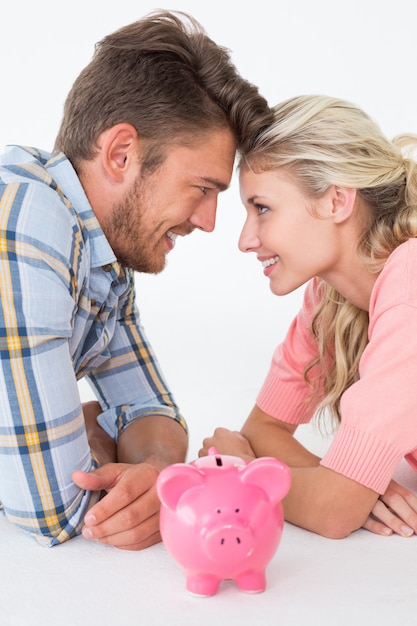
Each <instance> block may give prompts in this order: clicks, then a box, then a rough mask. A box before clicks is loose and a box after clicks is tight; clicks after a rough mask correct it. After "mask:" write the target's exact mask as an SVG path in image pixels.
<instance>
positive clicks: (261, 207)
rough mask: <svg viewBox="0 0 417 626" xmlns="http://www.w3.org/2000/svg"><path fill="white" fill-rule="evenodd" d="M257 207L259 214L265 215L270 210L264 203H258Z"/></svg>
mask: <svg viewBox="0 0 417 626" xmlns="http://www.w3.org/2000/svg"><path fill="white" fill-rule="evenodd" d="M255 208H256V211H257V213H258V215H263V214H264V213H266V212H267V211H269V209H268V207H267V206H263V205H262V204H257V205H256V207H255Z"/></svg>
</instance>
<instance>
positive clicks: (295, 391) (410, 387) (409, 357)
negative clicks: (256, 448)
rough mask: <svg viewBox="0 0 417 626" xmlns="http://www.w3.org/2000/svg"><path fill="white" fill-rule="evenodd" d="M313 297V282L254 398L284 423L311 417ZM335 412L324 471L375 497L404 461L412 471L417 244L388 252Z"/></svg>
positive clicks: (416, 407) (416, 437)
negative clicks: (354, 373) (337, 420)
mask: <svg viewBox="0 0 417 626" xmlns="http://www.w3.org/2000/svg"><path fill="white" fill-rule="evenodd" d="M315 298H316V281H315V280H312V281H311V282H310V283H309V285H308V286H307V288H306V291H305V297H304V305H303V308H302V309H301V311H300V312H299V314H298V315H297V317H296V318H295V319H294V321H293V323H292V324H291V326H290V329H289V331H288V334H287V337H286V338H285V340H284V342H283V343H282V344H281V345H280V346H279V347H278V348H277V349H276V351H275V353H274V356H273V359H272V363H271V367H270V371H269V374H268V376H267V378H266V380H265V382H264V384H263V386H262V388H261V391H260V393H259V395H258V398H257V404H258V406H259V407H260V408H261V409H262V410H263V411H265V412H266V413H268V414H269V415H272V416H273V417H275V418H277V419H280V420H282V421H284V422H287V423H291V424H299V423H301V422H302V421H309V420H310V419H311V418H312V415H311V416H308V417H307V418H306V417H304V419H303V417H302V409H300V407H299V404H300V402H302V401H303V400H305V399H306V398H307V396H308V393H309V388H308V387H307V385H306V383H305V382H304V380H303V370H304V366H305V364H306V363H307V362H309V361H310V359H311V358H312V357H313V356H314V354H315V353H316V345H315V342H314V340H313V337H312V335H311V333H310V330H309V329H310V326H311V309H312V304H313V302H314V299H315ZM341 414H342V420H341V424H340V426H339V428H338V430H337V432H336V434H335V437H334V439H333V441H332V443H331V445H330V448H329V450H328V451H327V453H326V455H325V456H324V458H323V459H322V460H321V464H322V465H323V466H325V467H328V468H330V469H332V470H334V471H336V472H339V473H340V474H343V475H344V476H347V477H349V478H352V479H353V480H356V481H357V482H359V483H361V484H363V485H366V486H367V487H370V488H371V489H373V490H374V491H376V492H378V493H384V492H385V490H386V488H387V486H388V483H389V481H390V480H391V478H392V475H393V473H394V471H395V469H396V467H397V465H398V463H399V462H400V460H401V459H402V458H403V457H404V456H406V458H407V460H408V461H409V463H410V464H411V465H412V466H413V467H414V468H415V469H417V239H410V240H409V241H407V242H406V243H404V244H402V245H401V246H399V247H398V248H397V249H396V250H394V252H393V253H392V254H391V256H390V257H389V259H388V261H387V263H386V265H385V267H384V269H383V271H382V272H381V274H380V275H379V276H378V279H377V281H376V283H375V286H374V288H373V291H372V294H371V300H370V307H369V344H368V345H367V347H366V349H365V351H364V353H363V355H362V358H361V361H360V379H359V380H358V382H356V383H355V384H353V385H352V386H351V387H350V388H349V389H348V390H347V391H346V392H345V393H344V394H343V397H342V399H341ZM413 452H415V454H414V455H413V454H412V453H413Z"/></svg>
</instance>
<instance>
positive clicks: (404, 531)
mask: <svg viewBox="0 0 417 626" xmlns="http://www.w3.org/2000/svg"><path fill="white" fill-rule="evenodd" d="M400 530H401V533H402V534H403V535H405V536H406V537H411V535H414V530H413V529H412V528H410V527H409V526H400Z"/></svg>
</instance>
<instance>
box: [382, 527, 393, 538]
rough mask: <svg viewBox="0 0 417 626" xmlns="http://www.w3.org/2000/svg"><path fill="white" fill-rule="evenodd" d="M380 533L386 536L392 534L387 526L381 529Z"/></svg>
mask: <svg viewBox="0 0 417 626" xmlns="http://www.w3.org/2000/svg"><path fill="white" fill-rule="evenodd" d="M382 533H383V534H384V535H387V536H388V535H392V530H391V528H388V526H386V527H385V528H383V529H382Z"/></svg>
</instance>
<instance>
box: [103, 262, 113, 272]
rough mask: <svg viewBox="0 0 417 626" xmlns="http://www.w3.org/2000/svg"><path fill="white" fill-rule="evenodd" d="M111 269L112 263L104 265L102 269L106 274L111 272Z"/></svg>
mask: <svg viewBox="0 0 417 626" xmlns="http://www.w3.org/2000/svg"><path fill="white" fill-rule="evenodd" d="M111 268H112V265H111V263H108V264H107V265H103V267H102V269H103V270H104V271H105V272H110V271H111Z"/></svg>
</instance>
